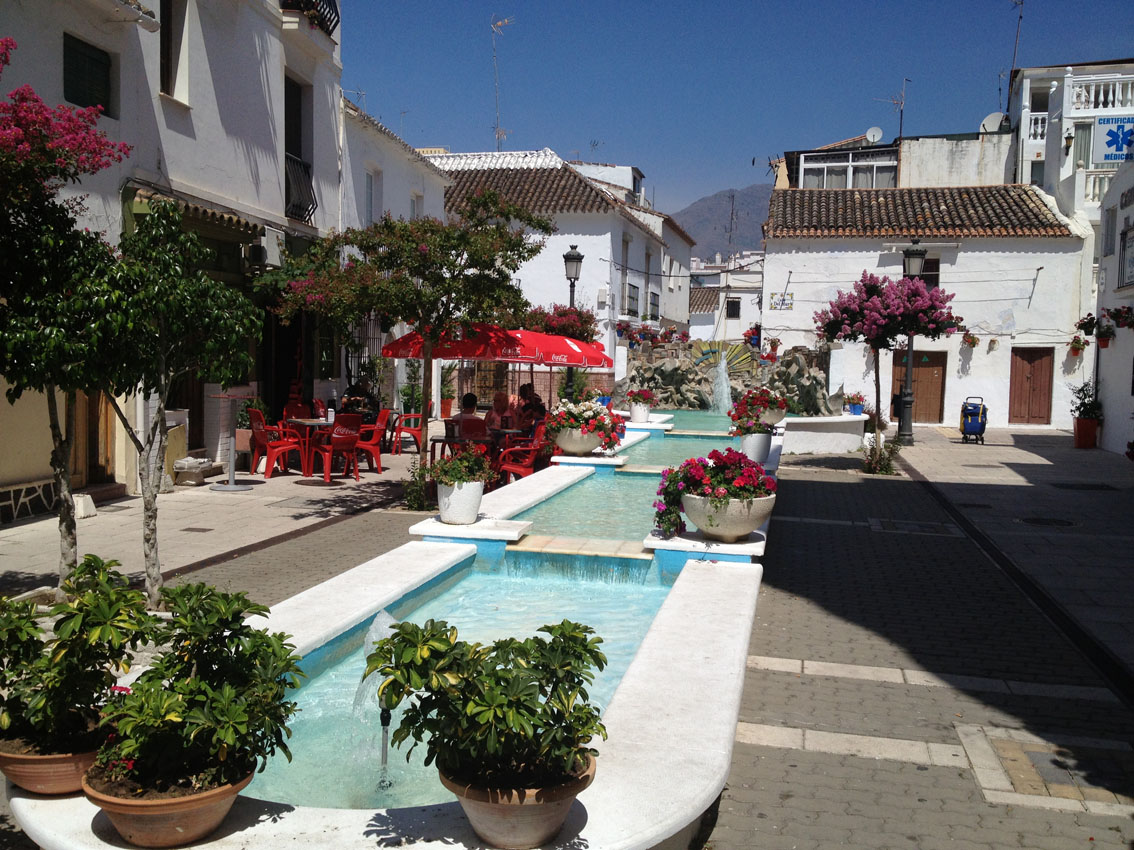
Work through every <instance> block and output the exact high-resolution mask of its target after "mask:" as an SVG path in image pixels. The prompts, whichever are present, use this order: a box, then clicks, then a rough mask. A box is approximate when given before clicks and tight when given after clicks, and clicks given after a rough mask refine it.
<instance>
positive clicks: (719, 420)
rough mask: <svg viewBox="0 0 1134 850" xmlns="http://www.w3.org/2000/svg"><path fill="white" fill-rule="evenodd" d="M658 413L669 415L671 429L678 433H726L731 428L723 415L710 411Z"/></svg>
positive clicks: (662, 411) (664, 411)
mask: <svg viewBox="0 0 1134 850" xmlns="http://www.w3.org/2000/svg"><path fill="white" fill-rule="evenodd" d="M657 412H658V413H669V414H671V415H672V416H673V419H672V420H671V421H672V422H673V427H674V428H676V429H678V430H679V431H728V429H729V428H730V427H732V420H731V419H729V418H728V416H727V415H726V414H724V413H716V412H714V411H712V410H659V411H657Z"/></svg>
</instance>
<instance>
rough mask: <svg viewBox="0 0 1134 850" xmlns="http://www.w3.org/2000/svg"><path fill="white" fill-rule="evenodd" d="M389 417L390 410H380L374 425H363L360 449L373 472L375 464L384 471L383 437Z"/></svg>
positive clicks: (359, 443) (359, 442)
mask: <svg viewBox="0 0 1134 850" xmlns="http://www.w3.org/2000/svg"><path fill="white" fill-rule="evenodd" d="M389 419H390V411H389V410H379V411H378V420H377V421H376V422H375V423H374V424H373V425H363V426H362V430H361V432H360V438H359V441H358V450H359V451H360V452H365V453H366V465H367V466H368V467H369V468H370V471H371V472H373V471H374V464H378V471H379V472H381V471H382V439H383V437H385V435H386V423H387V422H388V421H389ZM336 421H338V420H336Z"/></svg>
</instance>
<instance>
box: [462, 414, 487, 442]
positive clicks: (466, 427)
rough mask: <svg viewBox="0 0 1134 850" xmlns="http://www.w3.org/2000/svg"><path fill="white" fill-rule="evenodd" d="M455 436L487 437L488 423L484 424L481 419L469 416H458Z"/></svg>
mask: <svg viewBox="0 0 1134 850" xmlns="http://www.w3.org/2000/svg"><path fill="white" fill-rule="evenodd" d="M457 436H460V437H487V436H488V425H486V424H485V422H484V420H483V419H479V418H478V419H474V418H472V417H471V416H470V417H464V416H462V417H459V418H458V419H457Z"/></svg>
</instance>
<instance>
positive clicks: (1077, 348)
mask: <svg viewBox="0 0 1134 850" xmlns="http://www.w3.org/2000/svg"><path fill="white" fill-rule="evenodd" d="M1088 345H1090V343H1089V342H1087V340H1086V339H1084V338H1083V337H1081V336H1079V335H1078V334H1075V336H1073V337H1071V341H1070V342H1069V343H1067V346H1068V347H1069V348H1070V349H1071V356H1072V357H1078V356H1079V355H1080V354H1082V353H1083V350H1084V349H1085V348H1086V347H1087V346H1088Z"/></svg>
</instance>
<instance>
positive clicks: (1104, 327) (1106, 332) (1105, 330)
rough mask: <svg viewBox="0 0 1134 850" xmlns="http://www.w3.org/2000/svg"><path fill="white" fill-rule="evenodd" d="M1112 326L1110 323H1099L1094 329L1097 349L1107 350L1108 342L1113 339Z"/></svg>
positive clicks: (1113, 331)
mask: <svg viewBox="0 0 1134 850" xmlns="http://www.w3.org/2000/svg"><path fill="white" fill-rule="evenodd" d="M1114 334H1115V330H1114V325H1112V324H1110V322H1099V326H1098V327H1097V328H1096V329H1095V341H1096V342H1098V344H1099V348H1108V347H1109V346H1110V341H1111V340H1112V339H1114Z"/></svg>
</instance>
